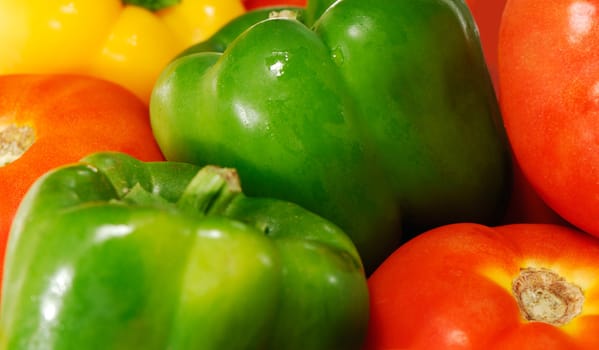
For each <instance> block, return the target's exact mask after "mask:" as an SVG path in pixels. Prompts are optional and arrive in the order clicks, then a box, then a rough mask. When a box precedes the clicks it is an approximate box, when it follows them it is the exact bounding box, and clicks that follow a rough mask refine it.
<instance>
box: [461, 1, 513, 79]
mask: <svg viewBox="0 0 599 350" xmlns="http://www.w3.org/2000/svg"><path fill="white" fill-rule="evenodd" d="M505 2H506V0H466V3H467V4H468V7H469V8H470V12H472V16H474V19H475V21H476V25H477V26H478V31H479V33H480V41H481V44H482V47H483V52H484V55H485V60H486V61H487V66H488V67H489V73H491V78H492V79H493V83H494V84H495V86H496V87H497V42H498V38H499V24H500V22H501V14H502V13H503V8H504V6H505Z"/></svg>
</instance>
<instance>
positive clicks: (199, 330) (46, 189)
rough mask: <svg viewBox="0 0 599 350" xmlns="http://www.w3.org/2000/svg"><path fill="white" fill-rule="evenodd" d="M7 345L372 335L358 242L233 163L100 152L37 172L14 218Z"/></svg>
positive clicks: (262, 341)
mask: <svg viewBox="0 0 599 350" xmlns="http://www.w3.org/2000/svg"><path fill="white" fill-rule="evenodd" d="M5 268H6V270H5V275H4V277H5V279H4V284H3V285H4V290H3V294H2V304H1V307H2V309H1V317H0V349H10V350H19V349H28V350H31V349H54V350H61V349H77V350H80V349H87V350H90V349H102V350H107V349H144V350H150V349H160V350H164V349H185V350H190V349H202V350H207V349H218V350H221V349H327V350H329V349H359V348H360V347H361V344H362V341H363V337H364V334H365V330H366V324H367V318H368V291H367V285H366V277H365V274H364V270H363V267H362V265H361V261H360V257H359V255H358V252H357V250H356V248H355V246H354V245H353V243H352V242H351V240H350V239H349V238H348V236H347V235H346V234H345V233H344V232H343V231H341V230H340V229H339V228H338V227H337V226H335V225H334V224H332V223H330V222H329V221H327V220H325V219H323V218H321V217H319V216H317V215H315V214H313V213H311V212H309V211H307V210H305V209H303V208H301V207H299V206H297V205H295V204H292V203H290V202H284V201H280V200H275V199H267V198H253V197H247V196H245V195H244V194H243V193H242V192H241V189H240V185H239V182H238V179H237V177H236V173H235V172H234V171H233V170H232V169H223V168H219V167H214V166H207V167H204V168H201V169H200V168H199V167H197V166H195V165H191V164H185V163H176V162H154V163H144V162H141V161H139V160H136V159H134V158H131V157H129V156H126V155H124V154H120V153H98V154H93V155H90V156H88V157H86V158H84V159H83V160H82V161H81V163H77V164H73V165H69V166H65V167H61V168H58V169H55V170H53V171H51V172H49V173H47V174H46V175H44V176H43V177H41V178H40V179H38V181H37V182H36V183H35V184H34V185H33V187H32V188H31V189H30V191H29V192H28V194H27V195H26V197H25V199H24V200H23V202H22V204H21V206H20V208H19V210H18V213H17V215H16V218H15V221H14V224H13V229H12V231H11V236H10V241H9V246H8V251H7V256H6V266H5Z"/></svg>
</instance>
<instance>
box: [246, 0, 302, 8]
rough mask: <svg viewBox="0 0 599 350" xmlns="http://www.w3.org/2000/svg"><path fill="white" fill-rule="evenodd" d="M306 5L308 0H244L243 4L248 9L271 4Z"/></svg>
mask: <svg viewBox="0 0 599 350" xmlns="http://www.w3.org/2000/svg"><path fill="white" fill-rule="evenodd" d="M290 5H291V6H301V7H305V6H306V0H244V1H243V6H244V7H245V8H246V9H247V10H253V9H257V8H261V7H270V6H290Z"/></svg>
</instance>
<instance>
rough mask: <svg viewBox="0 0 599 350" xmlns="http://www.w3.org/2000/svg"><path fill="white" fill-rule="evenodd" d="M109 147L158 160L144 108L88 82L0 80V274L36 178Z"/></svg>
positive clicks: (106, 85)
mask: <svg viewBox="0 0 599 350" xmlns="http://www.w3.org/2000/svg"><path fill="white" fill-rule="evenodd" d="M23 150H24V153H22V154H21V155H18V154H17V153H19V152H18V151H23ZM109 150H113V151H121V152H125V153H128V154H131V155H133V156H135V157H138V158H140V159H144V160H148V161H149V160H163V159H164V158H163V156H162V153H161V152H160V150H159V148H158V145H157V143H156V142H155V140H154V137H153V134H152V130H151V128H150V121H149V112H148V107H147V106H146V104H145V103H144V102H142V100H140V99H139V98H138V97H136V96H135V95H133V93H131V92H129V91H128V90H126V89H125V88H123V87H121V86H120V85H116V84H114V83H110V82H107V81H104V80H99V79H96V78H91V77H83V76H69V75H3V76H0V193H1V194H2V199H1V200H0V277H1V274H2V260H3V256H4V251H5V248H6V241H7V238H8V231H9V227H10V224H11V222H12V218H13V217H14V214H15V212H16V209H17V206H18V205H19V203H20V201H21V199H22V197H23V196H24V195H25V192H26V191H27V190H28V189H29V186H31V184H32V183H33V182H34V181H35V179H37V178H38V177H39V176H40V175H42V174H43V173H45V172H46V171H48V170H50V169H52V168H55V167H57V166H59V165H63V164H66V163H70V162H75V161H78V160H79V159H81V158H82V157H83V156H85V155H87V154H89V153H92V152H96V151H109ZM0 280H1V279H0Z"/></svg>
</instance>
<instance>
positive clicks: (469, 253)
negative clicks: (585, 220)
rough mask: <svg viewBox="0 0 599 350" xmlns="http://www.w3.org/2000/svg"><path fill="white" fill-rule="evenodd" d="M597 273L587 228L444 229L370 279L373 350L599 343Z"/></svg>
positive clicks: (544, 348) (596, 248)
mask: <svg viewBox="0 0 599 350" xmlns="http://www.w3.org/2000/svg"><path fill="white" fill-rule="evenodd" d="M597 276H599V239H597V238H596V237H593V236H591V235H588V234H585V233H582V232H580V231H578V230H574V229H570V228H566V227H563V226H559V225H549V224H517V225H506V226H499V227H495V228H490V227H486V226H481V225H476V224H470V223H462V224H453V225H447V226H442V227H438V228H436V229H433V230H431V231H428V232H426V233H424V234H422V235H420V236H418V237H416V238H414V239H412V240H411V241H409V242H407V243H406V244H404V245H403V246H401V247H400V248H398V249H397V250H396V251H395V252H394V253H393V254H392V255H391V256H390V257H389V258H388V259H387V260H386V261H385V262H384V263H383V264H382V265H381V266H380V267H379V268H378V269H377V270H376V271H375V272H374V273H373V274H372V275H371V276H370V278H369V280H368V286H369V292H370V299H371V302H370V309H371V316H370V324H369V330H368V336H367V349H369V350H373V349H380V350H382V349H491V350H492V349H510V350H511V349H527V350H536V349H539V350H550V349H563V350H566V349H567V350H573V349H599V337H597V334H599V283H598V280H597Z"/></svg>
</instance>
